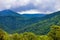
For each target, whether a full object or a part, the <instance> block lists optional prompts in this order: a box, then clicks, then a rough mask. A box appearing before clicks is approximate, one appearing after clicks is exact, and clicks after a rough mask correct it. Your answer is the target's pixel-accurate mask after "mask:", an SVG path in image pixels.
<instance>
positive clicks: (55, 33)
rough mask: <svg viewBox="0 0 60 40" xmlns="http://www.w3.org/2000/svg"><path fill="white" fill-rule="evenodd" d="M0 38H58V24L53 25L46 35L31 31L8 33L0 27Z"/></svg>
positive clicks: (10, 39)
mask: <svg viewBox="0 0 60 40" xmlns="http://www.w3.org/2000/svg"><path fill="white" fill-rule="evenodd" d="M0 40H60V26H57V25H53V26H52V27H51V28H50V31H49V32H48V33H47V34H46V35H37V34H34V33H32V32H24V33H20V34H18V33H14V34H8V33H6V32H5V31H3V30H2V29H0Z"/></svg>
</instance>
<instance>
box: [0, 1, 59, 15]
mask: <svg viewBox="0 0 60 40" xmlns="http://www.w3.org/2000/svg"><path fill="white" fill-rule="evenodd" d="M6 9H10V10H13V11H15V12H17V13H20V14H25V13H26V14H36V13H40V14H50V13H53V12H55V11H60V0H0V11H3V10H6Z"/></svg>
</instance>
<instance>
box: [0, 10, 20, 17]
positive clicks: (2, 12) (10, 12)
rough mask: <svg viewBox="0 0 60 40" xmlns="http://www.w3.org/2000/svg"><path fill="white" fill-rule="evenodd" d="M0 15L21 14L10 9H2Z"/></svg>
mask: <svg viewBox="0 0 60 40" xmlns="http://www.w3.org/2000/svg"><path fill="white" fill-rule="evenodd" d="M0 16H21V15H20V14H18V13H16V12H13V11H11V10H3V11H0Z"/></svg>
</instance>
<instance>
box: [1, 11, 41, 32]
mask: <svg viewBox="0 0 60 40" xmlns="http://www.w3.org/2000/svg"><path fill="white" fill-rule="evenodd" d="M26 15H27V14H26ZM35 16H36V15H35ZM37 16H38V15H37ZM37 16H36V17H33V18H29V19H26V17H25V16H23V15H20V14H18V13H16V12H13V11H11V10H4V11H0V28H1V29H3V30H5V31H7V32H8V33H13V32H14V31H15V30H17V29H23V28H25V27H26V26H28V25H31V24H34V23H36V22H38V21H39V20H40V18H41V17H37ZM37 19H38V20H37Z"/></svg>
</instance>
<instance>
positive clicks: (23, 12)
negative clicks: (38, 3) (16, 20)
mask: <svg viewBox="0 0 60 40" xmlns="http://www.w3.org/2000/svg"><path fill="white" fill-rule="evenodd" d="M17 13H19V14H36V13H37V14H46V13H47V14H51V13H52V12H49V11H47V12H40V11H39V10H28V11H22V12H17Z"/></svg>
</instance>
